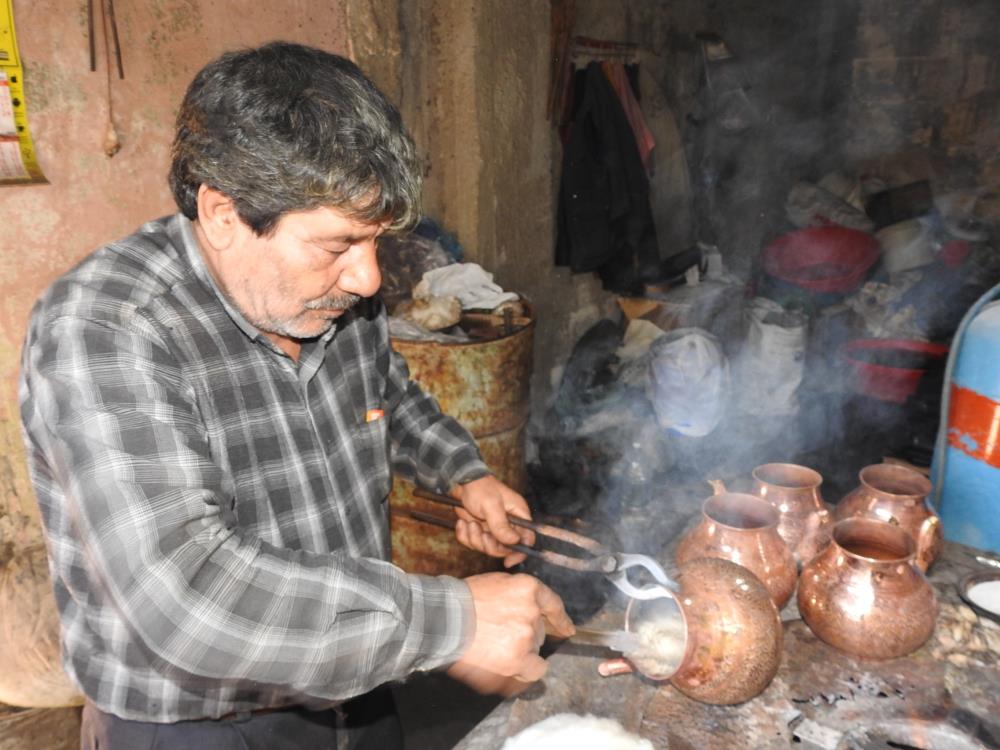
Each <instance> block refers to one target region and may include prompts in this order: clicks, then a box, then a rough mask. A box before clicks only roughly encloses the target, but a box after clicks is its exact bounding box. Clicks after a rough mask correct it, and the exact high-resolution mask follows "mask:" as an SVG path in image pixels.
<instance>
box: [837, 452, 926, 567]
mask: <svg viewBox="0 0 1000 750" xmlns="http://www.w3.org/2000/svg"><path fill="white" fill-rule="evenodd" d="M858 477H859V478H860V480H861V484H860V485H859V486H858V488H857V489H855V490H854V491H853V492H851V493H849V494H848V495H847V496H846V497H844V499H843V500H841V501H840V504H839V505H838V506H837V509H836V512H835V515H836V518H837V520H838V521H842V520H844V519H845V518H850V517H852V516H870V517H872V518H877V519H879V520H880V521H887V522H888V523H892V524H896V525H897V526H899V527H900V528H902V529H905V530H906V531H907V532H909V534H910V536H912V537H913V538H914V540H915V541H916V543H917V559H916V562H917V566H918V567H919V568H920V569H921V570H922V571H925V572H926V571H927V569H928V568H929V567H930V566H931V563H933V562H934V560H936V559H937V557H938V555H940V554H941V547H942V546H943V544H944V540H943V538H942V533H941V519H940V518H938V517H937V515H935V513H934V511H932V510H931V509H930V508H929V507H928V506H927V496H928V495H929V494H930V492H931V483H930V480H929V479H927V477H925V476H924V475H923V474H921V473H920V472H918V471H914V470H913V469H908V468H907V467H905V466H896V465H894V464H875V465H873V466H866V467H865V468H863V469H862V470H861V473H860V474H859V475H858Z"/></svg>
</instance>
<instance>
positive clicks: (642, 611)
mask: <svg viewBox="0 0 1000 750" xmlns="http://www.w3.org/2000/svg"><path fill="white" fill-rule="evenodd" d="M677 582H678V583H679V584H680V589H681V591H680V593H679V594H672V593H671V594H670V595H669V596H667V597H663V598H659V599H648V600H639V599H632V600H631V601H630V602H629V605H628V609H627V610H626V612H625V628H626V629H627V630H629V631H631V632H633V633H637V634H640V635H641V634H642V633H644V632H648V631H646V630H645V629H646V628H653V629H654V631H653V632H656V629H657V628H661V629H662V630H663V632H666V633H667V634H669V636H670V637H671V638H674V639H676V640H677V643H676V644H673V645H675V646H676V647H675V648H669V649H666V651H665V653H663V654H660V655H659V656H658V657H657V656H656V655H654V656H653V658H652V660H650V659H649V658H648V657H647V658H642V656H641V655H633V656H632V657H630V658H631V660H632V662H633V665H634V667H635V668H638V669H639V671H641V672H643V673H644V674H645V675H646V676H648V677H651V678H653V679H658V680H670V683H671V684H672V685H673V686H674V687H676V688H677V689H678V690H680V691H681V692H682V693H684V694H685V695H687V696H688V697H690V698H693V699H695V700H698V701H701V702H702V703H712V704H716V705H731V704H734V703H742V702H743V701H747V700H750V699H751V698H753V697H754V696H755V695H758V694H759V693H760V692H761V691H763V690H764V688H766V687H767V686H768V685H769V684H770V682H771V680H772V679H773V678H774V675H775V674H776V673H777V671H778V665H779V664H780V663H781V644H782V638H783V635H784V633H783V631H782V627H781V618H780V617H779V616H778V609H777V608H776V607H775V606H774V602H773V601H772V600H771V597H770V595H769V594H768V592H767V589H766V588H764V584H762V583H761V582H760V581H759V580H758V579H757V577H756V576H754V575H753V573H751V572H749V571H748V570H747V569H746V568H744V567H742V566H740V565H736V564H735V563H731V562H729V561H728V560H721V559H718V558H714V557H702V558H698V559H696V560H692V561H691V562H688V563H685V564H684V565H682V566H680V568H679V573H678V576H677ZM616 661H617V663H618V665H619V666H620V665H621V664H622V663H623V662H624V661H625V660H616ZM609 664H610V663H609ZM626 668H627V667H626ZM619 671H623V670H622V669H621V668H619V669H615V668H614V667H612V668H611V669H609V671H607V672H604V673H605V674H613V673H617V672H619Z"/></svg>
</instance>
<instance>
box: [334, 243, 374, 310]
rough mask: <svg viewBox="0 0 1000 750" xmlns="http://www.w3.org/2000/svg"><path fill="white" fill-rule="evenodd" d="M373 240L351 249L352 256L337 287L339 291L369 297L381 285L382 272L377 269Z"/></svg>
mask: <svg viewBox="0 0 1000 750" xmlns="http://www.w3.org/2000/svg"><path fill="white" fill-rule="evenodd" d="M375 248H376V244H375V240H372V241H371V242H365V243H364V244H361V245H356V246H355V247H353V248H351V254H352V255H353V256H354V257H352V258H350V259H349V261H350V262H349V263H348V264H347V266H346V267H345V268H344V270H343V271H342V272H341V274H340V278H339V279H338V282H337V286H338V287H340V289H341V291H344V292H349V293H351V294H357V295H358V296H361V297H371V296H372V295H373V294H375V292H377V291H378V288H379V287H380V286H381V285H382V272H381V271H380V270H379V267H378V254H377V253H376V249H375Z"/></svg>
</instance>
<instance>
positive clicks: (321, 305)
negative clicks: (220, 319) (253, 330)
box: [250, 294, 364, 339]
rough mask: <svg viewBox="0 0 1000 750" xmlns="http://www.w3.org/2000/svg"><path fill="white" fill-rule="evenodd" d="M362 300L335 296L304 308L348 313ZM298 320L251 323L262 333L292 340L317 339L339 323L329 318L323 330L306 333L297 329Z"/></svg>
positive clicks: (314, 302) (269, 320)
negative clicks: (266, 332)
mask: <svg viewBox="0 0 1000 750" xmlns="http://www.w3.org/2000/svg"><path fill="white" fill-rule="evenodd" d="M362 299H364V298H363V297H360V296H358V295H357V294H334V295H330V296H329V297H320V298H319V299H314V300H311V301H309V302H306V303H305V305H303V307H305V309H306V310H343V311H344V312H346V311H348V310H350V309H351V308H352V307H354V306H355V305H357V304H358V303H359V302H360V301H361V300H362ZM296 320H297V318H292V319H291V320H277V319H274V318H269V319H267V320H261V321H257V320H251V321H250V322H251V323H253V324H254V325H255V326H256V327H257V328H259V329H261V330H262V331H269V332H271V333H276V334H278V335H279V336H285V337H286V338H290V339H312V338H317V337H319V336H322V335H323V334H324V333H326V332H327V331H329V330H330V329H331V328H332V327H333V326H334V324H335V323H336V322H337V319H336V318H329V319H328V320H327V321H326V325H324V326H323V327H322V329H320V330H315V329H310V330H308V331H304V330H301V329H297V327H296Z"/></svg>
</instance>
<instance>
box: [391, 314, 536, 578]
mask: <svg viewBox="0 0 1000 750" xmlns="http://www.w3.org/2000/svg"><path fill="white" fill-rule="evenodd" d="M462 327H463V328H465V329H466V330H467V331H469V334H470V341H467V342H458V343H441V342H435V341H410V340H404V339H395V338H394V339H393V340H392V347H393V348H394V349H395V350H396V351H397V352H399V354H401V355H402V356H403V359H405V360H406V364H407V365H408V366H409V368H410V377H411V378H412V379H413V380H414V381H416V382H417V383H418V384H419V385H420V386H421V388H423V389H424V391H425V392H426V393H429V394H430V395H431V396H433V397H434V398H435V399H437V401H438V404H440V406H441V411H443V412H444V413H445V414H448V415H450V416H452V417H454V418H455V419H457V420H458V421H459V422H460V423H461V424H462V425H463V426H464V427H465V428H466V429H467V430H468V431H469V432H471V433H472V435H473V437H474V438H475V439H476V443H477V444H478V446H479V451H480V453H482V455H483V460H484V461H485V462H486V465H487V466H489V467H490V470H491V471H492V472H493V473H494V474H495V475H496V476H497V477H498V478H499V479H500V480H502V481H503V482H505V483H507V484H508V485H510V486H511V487H513V488H514V489H517V490H523V489H524V484H525V468H524V444H525V428H526V425H527V422H528V415H529V410H530V401H529V389H530V381H531V369H532V345H533V342H534V328H535V322H534V315H533V313H532V311H531V310H530V309H528V310H527V312H526V314H525V315H524V316H520V317H513V316H508V317H507V319H506V320H504V318H501V317H500V316H490V315H479V314H466V315H464V316H463V319H462ZM413 489H414V487H413V485H412V484H411V483H409V482H405V481H403V480H401V479H399V478H397V479H396V480H395V482H394V483H393V488H392V494H391V495H390V497H389V507H390V511H391V516H392V560H393V562H394V563H395V564H396V565H398V566H399V567H401V568H402V569H403V570H406V571H408V572H410V573H423V574H426V575H452V576H460V577H461V576H468V575H474V574H476V573H483V572H486V571H490V570H497V569H498V568H499V566H500V562H499V560H496V559H494V558H491V557H487V556H486V555H482V554H479V553H477V552H473V551H472V550H468V549H466V548H465V547H462V546H461V545H460V544H458V542H457V541H456V540H455V535H454V532H452V531H450V530H448V529H441V528H438V527H435V526H431V525H429V524H427V523H424V522H421V521H416V520H414V519H413V518H410V517H409V516H408V515H407V512H408V511H410V510H418V511H423V512H427V513H433V514H437V515H440V514H441V507H440V506H438V505H435V504H434V503H431V502H428V501H427V500H423V499H421V498H418V497H414V495H413Z"/></svg>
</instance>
